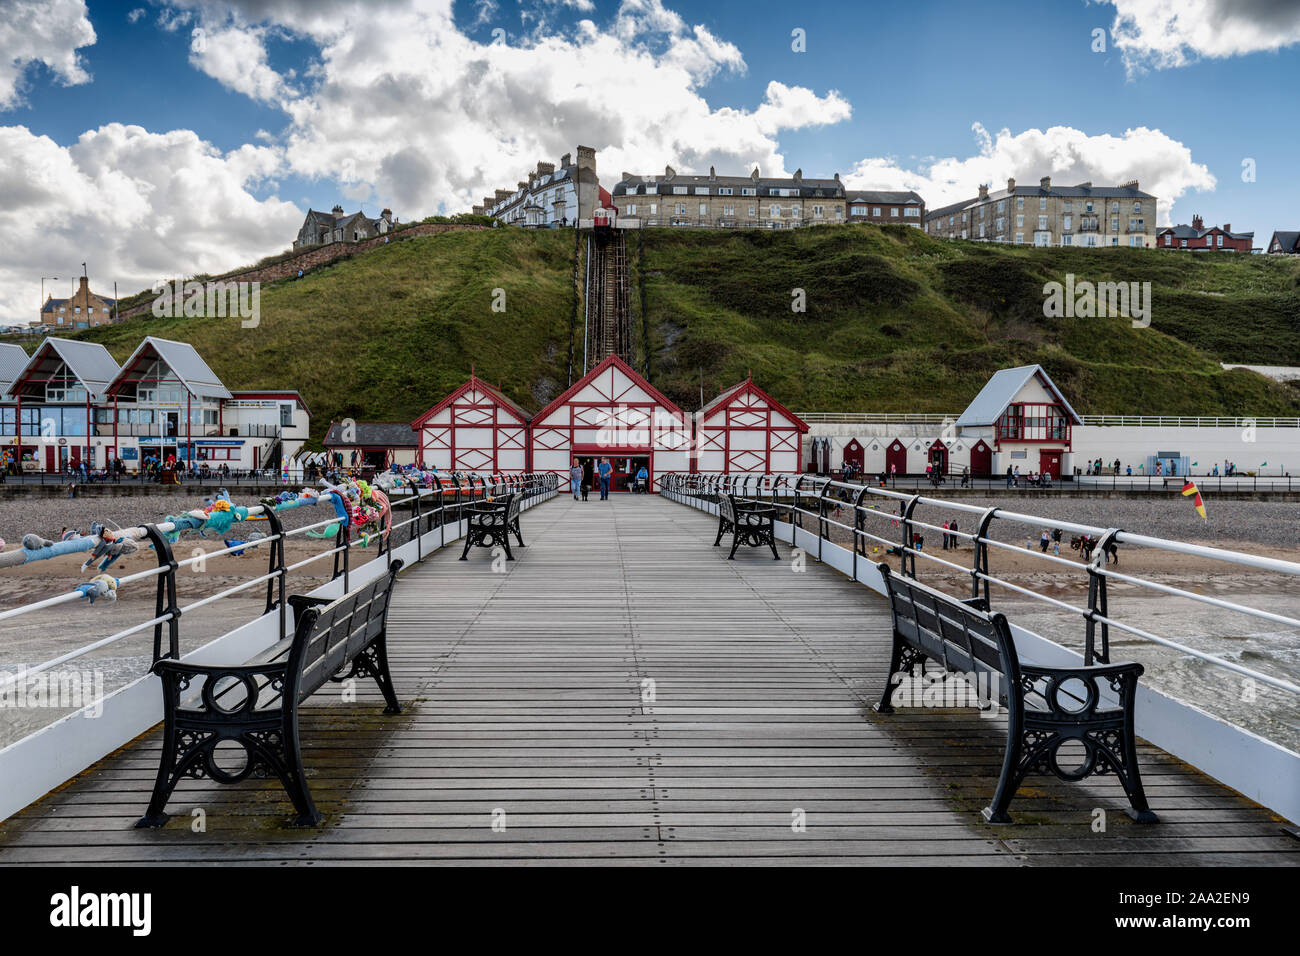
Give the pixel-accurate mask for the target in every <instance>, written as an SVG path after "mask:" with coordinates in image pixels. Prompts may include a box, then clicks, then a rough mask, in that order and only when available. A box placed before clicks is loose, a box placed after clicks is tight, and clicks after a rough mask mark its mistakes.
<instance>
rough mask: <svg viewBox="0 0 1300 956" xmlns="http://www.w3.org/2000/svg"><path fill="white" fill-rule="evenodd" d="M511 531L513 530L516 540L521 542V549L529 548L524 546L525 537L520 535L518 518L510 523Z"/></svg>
mask: <svg viewBox="0 0 1300 956" xmlns="http://www.w3.org/2000/svg"><path fill="white" fill-rule="evenodd" d="M510 530H511V531H512V532H514V536H515V540H516V541H518V542H519V547H521V548H525V547H527V545H525V544H524V536H523V535H522V534H520V533H519V519H518V518H516V519H515V520H514V521H512V522H510Z"/></svg>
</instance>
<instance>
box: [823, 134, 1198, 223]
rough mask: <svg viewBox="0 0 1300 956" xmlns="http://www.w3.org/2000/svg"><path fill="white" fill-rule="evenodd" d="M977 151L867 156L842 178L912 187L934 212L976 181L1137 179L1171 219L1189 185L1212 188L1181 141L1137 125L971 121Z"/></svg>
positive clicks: (872, 185)
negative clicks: (1023, 126)
mask: <svg viewBox="0 0 1300 956" xmlns="http://www.w3.org/2000/svg"><path fill="white" fill-rule="evenodd" d="M972 129H973V130H974V132H975V137H976V141H977V144H978V151H977V152H976V153H975V155H973V156H967V157H955V156H953V157H946V158H940V159H931V160H929V161H927V162H926V163H924V164H921V165H920V167H919V168H917V169H907V168H904V167H903V166H901V165H899V164H898V162H897V161H896V160H894V159H889V158H869V159H863V160H861V161H860V162H859V163H857V164H856V165H855V166H854V167H853V169H852V171H851V172H849V173H848V174H847V175H846V176H845V177H844V182H845V185H847V186H849V187H850V188H853V189H913V190H916V191H917V192H918V193H920V194H921V196H922V197H923V198H924V199H925V203H926V206H927V208H929V209H938V208H939V207H941V206H945V205H948V204H949V203H954V202H958V201H960V200H963V199H969V198H971V197H973V196H975V195H976V193H977V192H978V190H979V186H980V184H981V183H989V184H991V185H992V187H993V189H995V190H996V189H1004V188H1005V187H1006V182H1007V180H1008V179H1013V178H1014V179H1016V180H1018V181H1019V182H1021V183H1031V184H1032V183H1037V182H1038V180H1039V179H1041V178H1042V177H1043V176H1050V177H1051V178H1052V182H1053V183H1054V184H1056V185H1071V186H1072V185H1074V184H1076V183H1081V182H1092V183H1094V184H1096V185H1098V186H1102V185H1107V186H1114V185H1119V184H1120V183H1125V182H1128V181H1129V180H1133V179H1136V180H1138V181H1139V183H1140V184H1141V188H1142V189H1143V191H1145V192H1149V193H1151V194H1152V195H1153V196H1155V197H1156V199H1157V200H1159V221H1160V224H1161V225H1167V224H1169V223H1170V222H1171V221H1172V219H1171V216H1172V215H1173V209H1174V204H1175V201H1176V200H1178V199H1179V198H1181V197H1182V196H1183V195H1184V194H1185V193H1186V192H1187V191H1188V190H1189V189H1195V190H1199V191H1205V190H1212V189H1214V187H1215V185H1216V181H1215V178H1214V176H1213V175H1212V174H1211V173H1210V171H1209V169H1208V168H1207V167H1206V166H1205V165H1203V164H1201V163H1197V162H1194V161H1193V160H1192V153H1191V150H1189V149H1188V148H1187V147H1186V146H1184V145H1183V144H1182V143H1180V142H1178V141H1177V140H1175V139H1172V138H1170V137H1169V136H1167V135H1165V134H1164V133H1162V132H1161V131H1160V130H1158V129H1148V128H1146V127H1145V126H1139V127H1138V128H1136V129H1129V130H1125V131H1124V134H1123V135H1122V136H1115V135H1112V134H1109V133H1103V134H1099V135H1089V134H1087V133H1085V132H1083V131H1082V130H1078V129H1073V128H1072V127H1069V126H1053V127H1051V128H1050V129H1047V130H1040V129H1028V130H1025V131H1024V132H1021V133H1016V134H1012V133H1011V131H1010V130H1006V129H1003V130H1001V131H1000V132H999V133H998V134H997V135H996V136H991V135H990V134H989V133H988V131H987V130H985V129H984V127H983V126H981V125H980V124H979V123H976V124H974V126H973V127H972Z"/></svg>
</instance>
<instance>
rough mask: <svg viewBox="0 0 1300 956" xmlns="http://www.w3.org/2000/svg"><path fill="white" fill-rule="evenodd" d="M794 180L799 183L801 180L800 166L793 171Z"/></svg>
mask: <svg viewBox="0 0 1300 956" xmlns="http://www.w3.org/2000/svg"><path fill="white" fill-rule="evenodd" d="M794 181H795V182H797V183H801V182H803V168H802V167H800V168H799V169H796V170H795V171H794Z"/></svg>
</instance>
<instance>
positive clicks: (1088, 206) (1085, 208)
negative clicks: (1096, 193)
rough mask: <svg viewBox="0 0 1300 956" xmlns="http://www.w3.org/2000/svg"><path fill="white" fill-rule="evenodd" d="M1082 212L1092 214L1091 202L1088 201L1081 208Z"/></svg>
mask: <svg viewBox="0 0 1300 956" xmlns="http://www.w3.org/2000/svg"><path fill="white" fill-rule="evenodd" d="M1083 211H1084V212H1092V202H1091V201H1089V202H1087V203H1085V204H1084V206H1083Z"/></svg>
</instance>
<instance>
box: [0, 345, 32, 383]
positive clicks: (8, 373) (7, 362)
mask: <svg viewBox="0 0 1300 956" xmlns="http://www.w3.org/2000/svg"><path fill="white" fill-rule="evenodd" d="M26 364H27V350H26V349H24V348H23V347H22V346H21V345H14V344H13V343H12V342H3V343H0V397H3V396H4V395H5V394H6V393H7V392H8V391H9V386H10V385H12V384H13V381H14V379H16V378H17V377H18V375H19V373H21V372H22V370H23V367H24V366H26Z"/></svg>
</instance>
